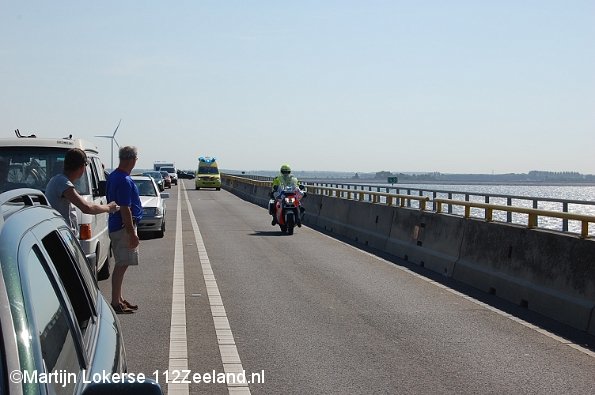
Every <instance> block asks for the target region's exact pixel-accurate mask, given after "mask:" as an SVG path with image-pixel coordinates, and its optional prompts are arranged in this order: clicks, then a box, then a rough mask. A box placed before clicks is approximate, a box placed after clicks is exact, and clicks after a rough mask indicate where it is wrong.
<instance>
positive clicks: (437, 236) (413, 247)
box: [386, 208, 465, 277]
mask: <svg viewBox="0 0 595 395" xmlns="http://www.w3.org/2000/svg"><path fill="white" fill-rule="evenodd" d="M395 210H396V213H395V216H394V220H393V224H392V227H391V230H390V237H389V239H388V242H387V248H386V251H387V252H388V253H390V254H392V255H396V256H398V257H400V258H403V259H405V260H407V261H409V262H412V263H415V264H417V265H420V266H423V267H425V268H427V269H429V270H432V271H434V272H436V273H440V274H443V275H445V276H448V277H450V276H452V273H453V270H454V265H455V263H456V261H457V260H458V259H459V253H460V248H461V241H462V239H463V233H464V230H465V220H464V219H463V218H460V217H455V216H451V215H441V214H435V213H431V212H422V211H419V210H411V209H406V208H395Z"/></svg>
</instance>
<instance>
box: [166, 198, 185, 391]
mask: <svg viewBox="0 0 595 395" xmlns="http://www.w3.org/2000/svg"><path fill="white" fill-rule="evenodd" d="M168 370H169V372H173V371H176V370H177V371H182V370H184V371H186V370H188V340H187V337H186V290H185V288H184V244H183V243H182V194H181V193H178V209H177V210H176V241H175V249H174V279H173V286H172V298H171V326H170V332H169V367H168ZM189 390H190V389H189V385H188V384H187V383H181V382H180V383H168V384H167V393H168V394H170V395H186V394H189Z"/></svg>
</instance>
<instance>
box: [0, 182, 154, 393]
mask: <svg viewBox="0 0 595 395" xmlns="http://www.w3.org/2000/svg"><path fill="white" fill-rule="evenodd" d="M0 208H1V215H0V306H2V308H1V309H0V349H2V353H1V354H0V393H2V394H7V395H11V394H83V395H84V394H89V393H94V394H98V393H99V394H114V393H121V392H118V391H121V390H122V388H121V384H117V383H113V384H110V383H106V382H97V383H96V381H97V380H96V379H95V378H94V376H96V375H97V374H98V373H102V372H103V375H105V374H111V375H114V374H124V373H125V372H126V371H127V363H126V351H125V348H124V340H123V335H122V330H121V328H120V322H119V320H118V317H117V316H116V314H115V312H114V310H113V309H112V308H111V306H110V304H109V302H107V301H106V299H105V298H104V296H103V295H102V294H101V292H100V291H99V288H98V286H97V282H96V280H95V279H94V278H93V273H92V271H91V270H90V267H89V266H90V265H93V264H94V263H93V262H89V261H88V260H87V258H86V257H85V253H84V251H83V250H82V249H81V246H80V244H79V241H78V240H77V238H76V236H75V235H74V234H73V233H72V231H71V229H70V228H69V226H68V225H67V224H66V221H64V218H63V217H62V216H61V215H60V213H58V212H57V211H56V210H54V209H53V208H52V207H50V206H49V204H48V202H47V198H46V197H45V195H44V194H43V193H42V192H41V191H39V190H34V189H14V190H10V191H8V192H4V193H2V194H0ZM9 372H13V373H12V374H14V372H19V374H20V375H22V376H19V377H21V378H22V377H23V376H25V375H26V374H29V377H33V379H30V380H26V379H20V380H19V379H16V378H15V377H16V376H13V375H12V374H11V376H10V377H9V375H8V373H9ZM55 372H59V374H60V376H59V377H58V376H57V375H56V373H55ZM50 374H51V375H56V377H55V379H54V380H43V377H50V376H49V375H50ZM35 375H36V376H35ZM35 377H37V379H35ZM60 377H62V378H63V379H60ZM67 377H69V379H67ZM112 377H114V376H112ZM126 386H128V390H129V391H130V392H135V393H153V394H160V393H162V392H161V388H160V387H159V385H158V384H156V383H155V382H154V381H151V382H145V383H140V382H136V383H134V382H133V383H127V384H126Z"/></svg>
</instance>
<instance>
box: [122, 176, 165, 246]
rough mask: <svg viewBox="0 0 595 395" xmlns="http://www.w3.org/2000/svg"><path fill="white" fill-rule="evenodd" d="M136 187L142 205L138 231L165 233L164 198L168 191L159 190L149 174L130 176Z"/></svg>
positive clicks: (161, 235) (161, 234) (160, 234)
mask: <svg viewBox="0 0 595 395" xmlns="http://www.w3.org/2000/svg"><path fill="white" fill-rule="evenodd" d="M131 178H132V181H134V183H135V184H136V187H137V188H138V193H139V194H140V201H141V204H142V206H143V218H142V219H141V220H140V222H139V223H138V225H137V226H138V228H137V229H138V232H139V233H147V232H152V233H155V234H156V235H157V237H163V235H164V234H165V213H166V206H165V202H164V199H167V198H169V193H167V192H159V189H158V188H157V184H155V181H154V180H153V178H152V177H149V176H131Z"/></svg>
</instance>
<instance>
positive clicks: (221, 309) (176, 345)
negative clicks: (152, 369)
mask: <svg viewBox="0 0 595 395" xmlns="http://www.w3.org/2000/svg"><path fill="white" fill-rule="evenodd" d="M179 187H180V188H181V189H180V188H179V189H178V209H177V212H176V242H175V252H174V281H173V287H172V288H173V290H172V302H171V329H170V337H169V338H170V340H169V371H170V372H172V371H176V370H178V371H188V340H187V336H186V291H185V289H184V245H183V242H182V204H181V202H182V193H181V192H182V191H181V190H183V192H184V200H185V202H186V206H187V207H188V214H189V216H190V222H191V223H192V230H193V231H194V239H195V242H196V247H197V249H198V257H199V260H200V264H201V267H202V273H203V276H204V280H205V284H206V288H207V295H208V297H209V304H210V307H211V315H212V317H213V323H214V325H215V332H216V334H217V343H218V345H219V352H220V354H221V361H222V363H223V369H224V371H225V374H226V375H228V374H230V375H231V374H233V375H234V376H235V377H238V375H239V374H240V373H242V372H243V371H244V367H243V366H242V361H241V360H240V355H239V354H238V349H237V347H236V343H235V340H234V337H233V333H232V331H231V328H230V326H229V320H228V319H227V313H226V312H225V306H224V305H223V301H222V300H221V294H220V293H219V287H218V286H217V281H216V280H215V275H214V274H213V269H212V268H211V262H210V261H209V256H208V254H207V250H206V248H205V245H204V242H203V240H202V236H201V234H200V229H199V228H198V223H197V222H196V217H195V216H194V212H193V211H192V206H191V205H190V201H189V200H188V192H187V191H186V187H185V186H184V183H180V184H179ZM204 385H209V384H204ZM211 385H212V384H211ZM227 389H228V391H229V393H230V394H250V388H249V387H248V384H247V383H242V384H236V383H228V385H227ZM167 391H168V394H175V395H178V394H181V395H185V394H188V393H189V384H187V383H171V384H168V388H167Z"/></svg>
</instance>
